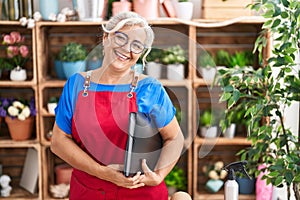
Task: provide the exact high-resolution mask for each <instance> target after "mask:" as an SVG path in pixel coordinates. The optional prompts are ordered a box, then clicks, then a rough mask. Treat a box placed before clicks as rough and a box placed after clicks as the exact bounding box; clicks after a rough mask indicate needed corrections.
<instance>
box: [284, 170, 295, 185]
mask: <svg viewBox="0 0 300 200" xmlns="http://www.w3.org/2000/svg"><path fill="white" fill-rule="evenodd" d="M284 176H285V180H286V182H287V184H288V185H291V183H292V181H293V178H294V175H293V173H292V172H290V171H287V172H286V173H285V175H284Z"/></svg>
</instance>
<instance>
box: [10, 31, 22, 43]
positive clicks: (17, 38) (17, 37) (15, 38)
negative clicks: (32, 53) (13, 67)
mask: <svg viewBox="0 0 300 200" xmlns="http://www.w3.org/2000/svg"><path fill="white" fill-rule="evenodd" d="M10 36H11V38H12V40H13V41H14V43H20V42H21V41H22V40H24V39H22V37H21V34H20V33H19V32H16V31H13V32H11V33H10Z"/></svg>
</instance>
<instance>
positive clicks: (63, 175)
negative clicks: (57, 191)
mask: <svg viewBox="0 0 300 200" xmlns="http://www.w3.org/2000/svg"><path fill="white" fill-rule="evenodd" d="M72 171H73V168H72V167H71V166H70V165H68V164H61V165H57V166H56V167H55V173H56V184H57V185H58V184H61V183H65V184H69V183H70V180H71V175H72Z"/></svg>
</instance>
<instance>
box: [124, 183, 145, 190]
mask: <svg viewBox="0 0 300 200" xmlns="http://www.w3.org/2000/svg"><path fill="white" fill-rule="evenodd" d="M143 186H145V184H144V183H139V184H136V185H133V186H130V187H128V188H129V189H136V188H139V187H143Z"/></svg>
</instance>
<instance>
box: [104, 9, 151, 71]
mask: <svg viewBox="0 0 300 200" xmlns="http://www.w3.org/2000/svg"><path fill="white" fill-rule="evenodd" d="M133 25H139V26H141V28H143V29H144V30H145V32H146V41H145V45H146V47H147V51H146V52H145V54H144V56H143V58H142V61H143V66H145V62H146V57H147V55H148V54H149V53H150V51H151V46H152V43H153V40H154V32H153V30H152V28H151V27H150V26H149V24H148V22H147V20H146V19H145V18H143V17H142V16H140V15H138V14H137V13H135V12H121V13H119V14H117V15H115V16H113V17H112V18H110V20H109V21H108V22H107V23H106V24H102V28H103V31H104V32H106V33H114V32H116V31H118V30H119V29H121V28H122V27H124V26H133Z"/></svg>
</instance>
